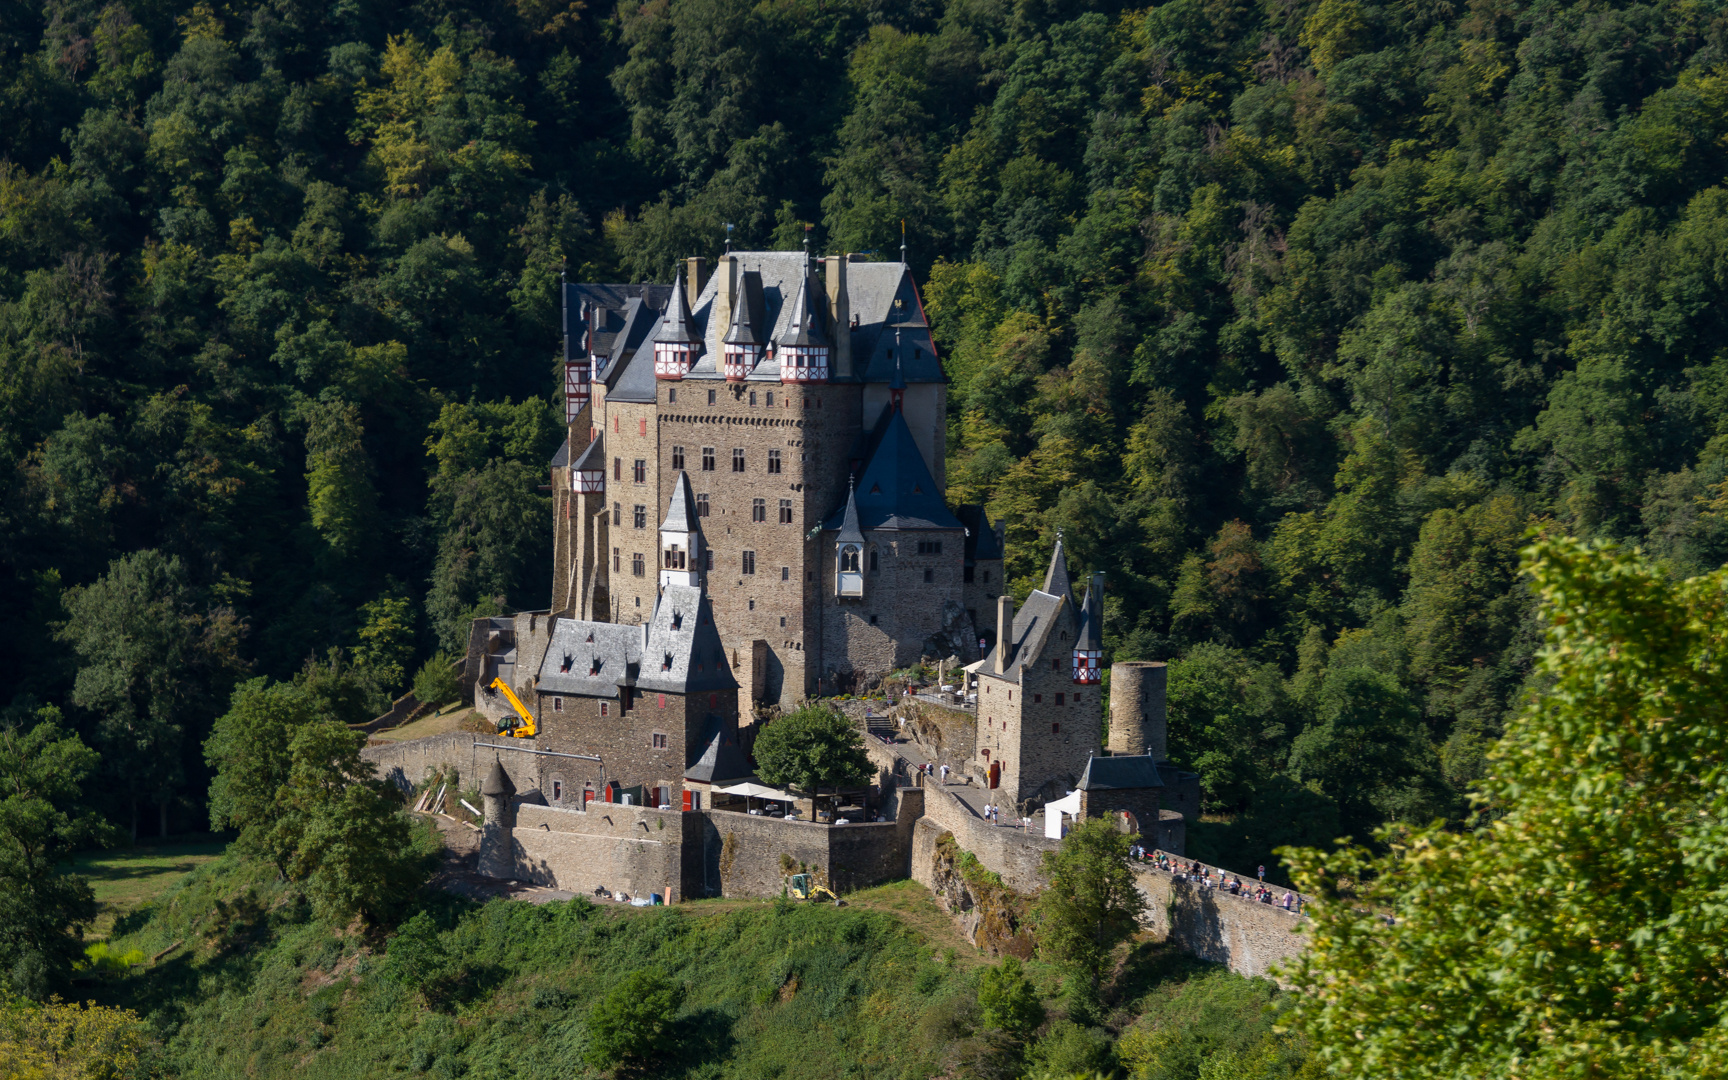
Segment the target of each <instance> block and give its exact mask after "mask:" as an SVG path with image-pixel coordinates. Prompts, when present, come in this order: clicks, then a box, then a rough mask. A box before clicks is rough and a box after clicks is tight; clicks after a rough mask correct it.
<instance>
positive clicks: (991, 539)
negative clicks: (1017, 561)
mask: <svg viewBox="0 0 1728 1080" xmlns="http://www.w3.org/2000/svg"><path fill="white" fill-rule="evenodd" d="M954 516H955V517H957V518H959V519H960V524H962V525H964V526H966V530H967V533H968V535H967V537H966V559H967V561H969V562H978V561H980V560H983V559H1000V558H1001V557H1002V544H1001V543H1000V541H999V540H998V539H997V536H996V529H995V527H994V526H992V525H991V524H990V517H989V515H987V514H986V513H984V508H983V507H982V506H980V505H978V504H976V503H967V504H965V505H963V506H959V507H956V508H955V510H954Z"/></svg>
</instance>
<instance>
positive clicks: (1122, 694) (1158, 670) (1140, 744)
mask: <svg viewBox="0 0 1728 1080" xmlns="http://www.w3.org/2000/svg"><path fill="white" fill-rule="evenodd" d="M1169 671H1170V669H1169V667H1167V666H1166V665H1165V664H1164V663H1163V662H1162V661H1156V660H1126V661H1123V662H1122V663H1119V664H1112V665H1110V752H1111V753H1112V754H1126V755H1138V754H1150V755H1151V756H1152V759H1153V760H1154V761H1163V760H1164V759H1165V750H1164V683H1165V679H1166V677H1167V675H1168V674H1169Z"/></svg>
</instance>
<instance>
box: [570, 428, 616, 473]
mask: <svg viewBox="0 0 1728 1080" xmlns="http://www.w3.org/2000/svg"><path fill="white" fill-rule="evenodd" d="M565 445H569V444H568V443H566V444H565ZM571 470H572V471H573V472H601V473H603V472H605V471H606V433H605V432H601V433H600V434H598V435H595V436H594V438H593V441H591V442H589V444H588V445H587V446H585V447H583V448H582V452H581V453H580V454H577V455H576V462H575V464H573V465H572V466H571Z"/></svg>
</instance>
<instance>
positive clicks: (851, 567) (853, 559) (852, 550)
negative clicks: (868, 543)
mask: <svg viewBox="0 0 1728 1080" xmlns="http://www.w3.org/2000/svg"><path fill="white" fill-rule="evenodd" d="M870 564H871V568H872V569H874V568H875V564H876V553H875V552H874V551H872V552H871V553H870ZM840 572H841V573H843V574H856V573H857V572H858V545H857V544H847V545H846V546H845V547H843V548H841V549H840Z"/></svg>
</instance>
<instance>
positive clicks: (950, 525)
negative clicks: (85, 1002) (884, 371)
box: [822, 410, 964, 532]
mask: <svg viewBox="0 0 1728 1080" xmlns="http://www.w3.org/2000/svg"><path fill="white" fill-rule="evenodd" d="M889 411H890V413H891V415H890V416H889V417H888V420H887V426H886V429H885V430H884V432H883V434H882V438H881V441H879V442H878V443H877V444H876V449H875V452H874V453H872V454H871V455H870V460H869V462H868V463H867V464H866V465H865V466H864V475H862V476H860V477H859V478H858V481H857V485H856V490H857V496H856V498H857V503H858V524H859V525H861V526H862V527H863V528H865V529H953V530H954V531H956V532H958V531H959V530H960V529H962V528H963V527H964V526H962V525H961V524H960V521H959V519H958V518H956V517H955V516H954V515H953V513H952V512H950V511H949V509H948V504H947V503H946V502H944V501H943V499H942V489H940V488H938V487H937V486H936V481H935V480H934V479H933V478H932V477H931V476H930V470H929V468H928V467H926V466H925V464H924V455H923V454H922V453H920V452H919V450H918V444H917V443H916V442H915V441H914V440H913V438H912V431H911V429H909V428H908V427H907V426H906V417H905V416H904V415H902V414H901V413H900V412H898V411H896V410H889ZM845 511H846V508H845V507H844V506H840V507H836V508H835V510H834V512H833V513H832V514H830V515H828V520H827V521H825V522H823V523H822V527H823V528H824V529H839V528H840V527H841V525H842V524H843V522H844V518H845Z"/></svg>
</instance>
